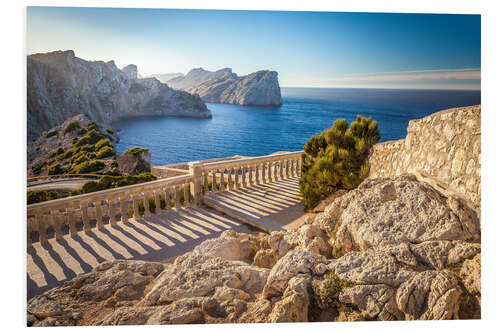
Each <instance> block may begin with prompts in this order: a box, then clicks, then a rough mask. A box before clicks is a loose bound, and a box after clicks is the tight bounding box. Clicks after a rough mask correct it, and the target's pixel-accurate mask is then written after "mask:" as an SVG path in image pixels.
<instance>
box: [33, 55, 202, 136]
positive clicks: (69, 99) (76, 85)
mask: <svg viewBox="0 0 500 333" xmlns="http://www.w3.org/2000/svg"><path fill="white" fill-rule="evenodd" d="M27 92H28V119H27V122H28V140H29V141H30V140H33V139H36V138H37V137H38V136H39V135H40V134H41V133H42V132H43V131H45V130H48V129H50V128H52V127H55V126H58V125H60V124H61V123H63V122H64V121H65V120H66V119H68V118H70V117H73V116H75V115H77V114H80V113H81V114H85V115H87V116H88V117H89V118H90V119H92V120H94V121H97V122H99V123H103V124H109V123H111V122H112V121H115V120H118V119H121V118H126V117H137V116H156V115H158V116H160V115H161V116H182V117H199V118H207V117H211V113H210V111H209V110H208V109H207V107H206V105H205V103H203V101H202V100H201V99H200V98H199V97H198V96H196V95H192V94H190V93H188V92H184V91H179V90H175V89H172V88H169V87H168V86H167V85H166V84H163V83H161V82H160V81H158V80H157V79H154V78H148V79H139V78H138V74H137V67H136V66H135V65H128V66H126V67H125V68H123V70H120V69H119V68H118V67H117V66H116V65H115V63H114V62H113V61H109V62H104V61H86V60H83V59H80V58H78V57H76V56H75V53H74V52H73V51H71V50H69V51H55V52H50V53H43V54H42V53H40V54H32V55H29V56H28V58H27Z"/></svg>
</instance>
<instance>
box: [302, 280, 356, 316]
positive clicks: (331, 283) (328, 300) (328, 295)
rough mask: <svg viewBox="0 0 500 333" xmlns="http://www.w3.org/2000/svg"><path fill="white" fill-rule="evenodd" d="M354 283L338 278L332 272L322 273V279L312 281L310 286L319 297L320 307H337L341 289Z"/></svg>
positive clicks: (339, 304)
mask: <svg viewBox="0 0 500 333" xmlns="http://www.w3.org/2000/svg"><path fill="white" fill-rule="evenodd" d="M353 286H354V283H351V282H347V281H345V280H342V279H341V278H339V277H338V276H337V275H336V274H335V273H334V272H331V271H330V272H329V273H328V274H325V275H324V279H323V280H317V281H314V283H313V285H312V287H313V292H314V294H315V295H316V296H317V297H318V298H319V301H320V303H321V304H320V305H321V308H323V309H327V308H330V307H332V306H336V307H339V306H341V303H340V302H339V295H340V293H341V292H342V290H343V289H345V288H349V287H353Z"/></svg>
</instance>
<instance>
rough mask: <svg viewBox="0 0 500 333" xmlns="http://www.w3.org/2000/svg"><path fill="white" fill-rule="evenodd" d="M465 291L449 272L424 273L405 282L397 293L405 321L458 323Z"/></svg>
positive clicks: (397, 300) (397, 299) (399, 306)
mask: <svg viewBox="0 0 500 333" xmlns="http://www.w3.org/2000/svg"><path fill="white" fill-rule="evenodd" d="M461 294H462V290H461V289H460V287H459V284H458V279H457V278H456V277H455V275H453V274H452V273H449V272H444V271H443V272H440V271H424V272H421V273H418V274H415V275H414V276H413V277H412V278H411V279H408V280H407V281H405V282H404V283H403V284H402V285H401V286H400V287H399V288H398V290H397V293H396V303H397V305H398V308H399V310H400V311H402V312H404V313H405V319H407V320H414V319H423V320H435V319H441V320H443V319H444V320H446V319H458V311H459V298H460V296H461Z"/></svg>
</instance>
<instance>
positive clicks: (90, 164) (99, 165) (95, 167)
mask: <svg viewBox="0 0 500 333" xmlns="http://www.w3.org/2000/svg"><path fill="white" fill-rule="evenodd" d="M105 167H106V164H104V162H102V161H86V162H83V163H80V164H77V165H75V166H74V167H73V170H72V173H92V172H96V171H99V170H102V169H104V168H105Z"/></svg>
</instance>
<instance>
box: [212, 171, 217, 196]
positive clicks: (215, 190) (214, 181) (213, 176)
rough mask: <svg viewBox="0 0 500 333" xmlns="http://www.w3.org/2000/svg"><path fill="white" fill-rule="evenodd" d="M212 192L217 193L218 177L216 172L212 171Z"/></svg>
mask: <svg viewBox="0 0 500 333" xmlns="http://www.w3.org/2000/svg"><path fill="white" fill-rule="evenodd" d="M212 192H217V175H216V170H212Z"/></svg>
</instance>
